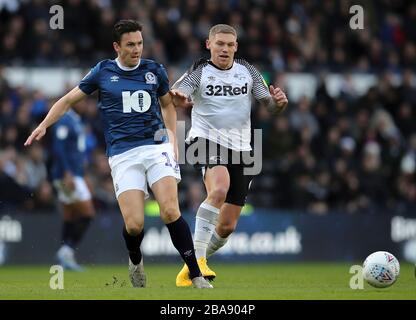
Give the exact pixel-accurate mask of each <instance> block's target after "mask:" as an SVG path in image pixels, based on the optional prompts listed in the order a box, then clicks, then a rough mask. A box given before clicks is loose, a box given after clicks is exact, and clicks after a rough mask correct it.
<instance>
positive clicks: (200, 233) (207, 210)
mask: <svg viewBox="0 0 416 320" xmlns="http://www.w3.org/2000/svg"><path fill="white" fill-rule="evenodd" d="M219 214H220V209H218V208H215V207H213V206H211V205H209V204H208V203H206V202H203V203H201V205H200V206H199V209H198V212H197V213H196V221H195V235H194V246H195V256H196V258H197V259H199V258H201V257H204V258H206V254H207V247H208V243H209V241H210V240H211V237H212V233H213V232H214V231H215V226H216V225H217V221H218V215H219Z"/></svg>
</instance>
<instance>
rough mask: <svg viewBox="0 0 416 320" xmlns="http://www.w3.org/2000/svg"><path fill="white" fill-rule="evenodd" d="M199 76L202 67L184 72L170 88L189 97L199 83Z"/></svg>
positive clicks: (200, 75)
mask: <svg viewBox="0 0 416 320" xmlns="http://www.w3.org/2000/svg"><path fill="white" fill-rule="evenodd" d="M201 77H202V67H199V68H197V69H195V70H193V71H191V72H185V73H184V74H183V75H182V77H180V78H179V79H178V81H176V82H175V83H174V84H173V86H172V89H177V90H179V91H180V92H182V93H184V94H186V95H187V96H188V97H189V96H190V95H191V94H192V93H194V91H195V90H196V89H197V88H198V87H199V85H200V84H201Z"/></svg>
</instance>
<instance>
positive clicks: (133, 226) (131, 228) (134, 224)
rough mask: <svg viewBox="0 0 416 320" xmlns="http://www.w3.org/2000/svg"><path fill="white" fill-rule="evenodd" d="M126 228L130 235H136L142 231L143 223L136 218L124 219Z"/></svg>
mask: <svg viewBox="0 0 416 320" xmlns="http://www.w3.org/2000/svg"><path fill="white" fill-rule="evenodd" d="M124 222H125V224H126V230H127V232H128V233H129V234H130V235H133V236H136V235H138V234H140V232H142V230H143V227H144V223H143V221H140V220H137V219H125V221H124Z"/></svg>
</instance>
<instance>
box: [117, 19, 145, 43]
mask: <svg viewBox="0 0 416 320" xmlns="http://www.w3.org/2000/svg"><path fill="white" fill-rule="evenodd" d="M142 29H143V25H142V24H141V23H140V22H139V21H136V20H120V21H119V22H117V23H116V24H115V25H114V28H113V40H114V41H115V42H117V43H118V44H120V40H121V36H122V35H123V33H129V32H135V31H142Z"/></svg>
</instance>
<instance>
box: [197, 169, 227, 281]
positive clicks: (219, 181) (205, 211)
mask: <svg viewBox="0 0 416 320" xmlns="http://www.w3.org/2000/svg"><path fill="white" fill-rule="evenodd" d="M204 183H205V187H206V190H207V198H206V199H205V201H204V202H203V203H201V205H200V206H199V208H198V211H197V213H196V220H195V234H194V244H195V251H196V257H197V259H201V258H202V259H206V250H207V247H208V243H209V241H210V239H211V237H212V234H213V232H214V230H215V226H216V225H217V222H218V216H219V213H220V208H221V207H222V205H223V204H224V201H225V199H226V197H227V191H228V188H229V186H230V176H229V174H228V169H227V167H226V166H222V165H218V166H214V167H212V168H207V169H206V170H205V174H204ZM204 276H207V275H205V274H204Z"/></svg>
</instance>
